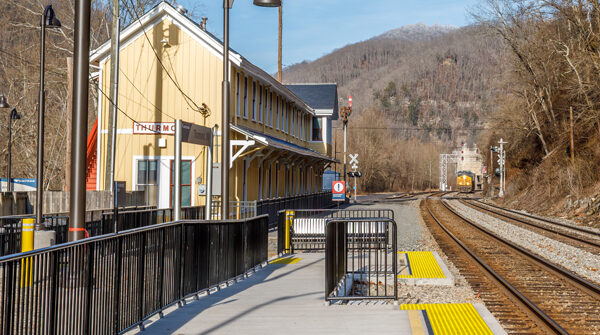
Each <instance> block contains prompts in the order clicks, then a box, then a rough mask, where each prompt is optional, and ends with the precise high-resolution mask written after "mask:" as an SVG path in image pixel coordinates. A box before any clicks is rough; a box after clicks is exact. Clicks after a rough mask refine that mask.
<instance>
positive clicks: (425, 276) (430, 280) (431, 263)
mask: <svg viewBox="0 0 600 335" xmlns="http://www.w3.org/2000/svg"><path fill="white" fill-rule="evenodd" d="M398 263H399V264H398V271H399V273H398V282H400V283H404V284H409V285H441V286H454V276H452V273H450V270H448V267H447V266H446V264H444V262H443V261H442V258H441V257H440V256H439V255H438V253H437V252H431V251H399V252H398Z"/></svg>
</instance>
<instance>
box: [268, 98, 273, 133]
mask: <svg viewBox="0 0 600 335" xmlns="http://www.w3.org/2000/svg"><path fill="white" fill-rule="evenodd" d="M269 126H271V128H273V92H269Z"/></svg>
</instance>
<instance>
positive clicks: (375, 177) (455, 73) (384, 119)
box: [283, 24, 505, 191]
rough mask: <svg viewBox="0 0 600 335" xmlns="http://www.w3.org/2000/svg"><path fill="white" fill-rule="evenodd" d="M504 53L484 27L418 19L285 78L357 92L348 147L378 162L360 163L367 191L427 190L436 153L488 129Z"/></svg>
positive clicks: (433, 181)
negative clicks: (365, 165) (444, 24)
mask: <svg viewBox="0 0 600 335" xmlns="http://www.w3.org/2000/svg"><path fill="white" fill-rule="evenodd" d="M504 55H505V51H504V45H503V44H502V41H501V39H499V38H497V37H496V36H493V35H490V34H489V33H488V32H487V30H486V29H484V28H483V27H481V26H471V27H465V28H460V29H458V28H452V27H442V26H426V25H423V24H419V25H411V26H405V27H401V28H399V29H395V30H392V31H390V32H386V33H384V34H382V35H380V36H377V37H375V38H373V39H370V40H367V41H363V42H359V43H356V44H352V45H348V46H346V47H343V48H341V49H338V50H335V51H333V52H332V53H331V54H328V55H326V56H324V57H322V58H320V59H317V60H315V61H313V62H303V63H300V64H296V65H293V66H290V67H289V68H287V69H286V71H284V75H283V78H284V81H285V82H314V81H317V82H318V81H322V82H336V83H337V84H338V85H339V93H340V97H347V96H348V95H352V96H353V109H354V113H355V114H354V115H353V116H352V117H351V122H350V125H349V129H350V130H349V131H350V133H351V134H352V136H350V140H349V141H350V144H349V145H350V150H351V151H354V152H358V153H361V152H362V153H363V154H362V155H361V156H362V157H363V160H364V161H369V164H376V165H377V164H379V165H377V166H373V167H372V168H369V169H368V170H367V169H366V168H363V170H364V171H365V172H364V174H365V178H363V185H364V186H365V188H366V189H367V190H369V191H383V190H415V189H426V188H430V187H437V185H438V181H439V173H438V154H439V153H441V152H446V151H448V150H451V148H453V147H455V146H458V145H460V143H461V142H469V143H477V141H478V138H479V135H480V134H482V133H483V132H485V130H484V128H486V124H487V121H488V119H489V117H490V115H492V114H493V113H494V112H495V110H496V108H495V103H494V99H495V97H496V96H498V94H499V91H500V90H501V89H502V87H500V86H499V85H497V82H498V79H499V78H501V73H502V72H501V69H502V68H503V60H504V57H505V56H504ZM375 124H379V126H375ZM339 127H341V126H339ZM367 134H368V135H367ZM336 135H337V137H336V138H337V140H338V143H341V142H339V141H340V136H341V132H340V131H338V132H337V133H336ZM388 145H389V149H383V148H387V146H388ZM369 147H372V148H376V150H373V151H369V149H368V148H369ZM338 149H339V148H338ZM338 151H339V150H338ZM381 151H384V152H381ZM383 157H385V158H383ZM384 161H385V162H384Z"/></svg>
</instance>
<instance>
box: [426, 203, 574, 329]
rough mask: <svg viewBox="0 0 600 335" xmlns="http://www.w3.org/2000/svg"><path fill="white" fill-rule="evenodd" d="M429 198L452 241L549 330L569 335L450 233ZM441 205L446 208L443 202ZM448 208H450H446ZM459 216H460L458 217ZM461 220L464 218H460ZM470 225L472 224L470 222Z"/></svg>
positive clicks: (428, 209) (430, 212)
mask: <svg viewBox="0 0 600 335" xmlns="http://www.w3.org/2000/svg"><path fill="white" fill-rule="evenodd" d="M428 200H429V197H427V198H426V199H425V207H426V208H427V212H428V213H429V215H430V216H431V218H432V219H433V220H434V221H435V222H436V223H437V224H438V225H439V226H440V228H441V229H442V230H443V231H444V232H445V233H446V234H447V235H448V236H449V237H450V238H451V239H452V240H454V242H456V243H457V244H458V245H459V246H460V247H461V248H462V249H463V250H464V251H465V252H466V253H467V254H469V256H471V258H473V260H475V261H476V262H477V263H478V264H479V265H480V266H481V267H483V269H485V271H486V272H487V273H488V275H489V276H491V277H492V278H493V279H494V280H495V281H497V282H498V283H500V284H501V285H502V286H503V287H504V288H505V289H506V290H508V291H509V292H510V293H511V294H512V295H513V296H514V297H515V298H516V299H517V300H518V301H520V302H521V303H522V304H523V305H525V307H527V309H529V310H530V311H531V312H532V313H533V314H534V315H535V316H536V317H537V318H538V319H539V320H540V321H541V322H542V323H543V324H545V325H546V326H547V327H548V328H549V329H551V330H552V331H554V332H555V333H557V334H564V335H567V334H568V332H567V331H566V330H565V329H563V328H562V327H561V326H560V325H559V324H558V323H557V322H556V321H554V320H553V319H552V318H551V317H550V316H548V315H547V314H546V313H544V311H542V310H541V309H540V308H539V307H538V306H537V305H536V304H535V303H533V302H532V301H530V300H529V299H528V298H527V297H526V296H525V295H523V294H522V293H521V292H519V290H517V289H516V288H515V287H514V286H512V285H511V284H510V283H509V282H508V281H507V280H506V279H504V278H503V277H502V276H501V275H500V274H498V273H497V272H496V271H494V269H492V267H490V266H489V265H488V264H487V263H486V262H484V261H483V260H482V259H481V258H479V256H477V255H476V254H475V253H474V252H473V251H472V250H471V249H469V247H467V246H466V245H465V244H464V243H463V242H462V241H461V240H459V239H458V238H457V237H456V236H454V234H452V233H451V232H450V230H449V229H448V228H446V226H444V225H443V224H442V222H441V221H440V220H439V219H438V218H437V217H436V216H435V215H434V214H433V212H432V211H431V209H430V208H429V203H428ZM441 203H442V204H443V205H444V206H445V207H446V205H445V204H444V202H443V201H441ZM446 208H448V207H446ZM450 211H451V212H452V213H453V214H456V213H455V212H453V211H452V210H450ZM457 216H458V215H457ZM459 218H462V217H460V216H459ZM469 223H470V222H469Z"/></svg>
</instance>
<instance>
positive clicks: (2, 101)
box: [0, 95, 10, 191]
mask: <svg viewBox="0 0 600 335" xmlns="http://www.w3.org/2000/svg"><path fill="white" fill-rule="evenodd" d="M5 108H10V105H9V104H8V101H6V97H5V96H4V95H0V109H5ZM8 129H9V130H8V134H9V135H8V136H9V137H8V179H7V180H6V183H7V184H6V185H7V186H6V188H7V191H10V121H9V125H8ZM0 191H1V189H0Z"/></svg>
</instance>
